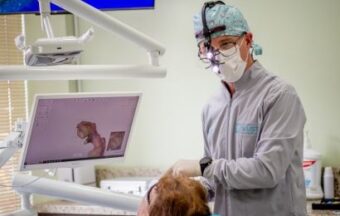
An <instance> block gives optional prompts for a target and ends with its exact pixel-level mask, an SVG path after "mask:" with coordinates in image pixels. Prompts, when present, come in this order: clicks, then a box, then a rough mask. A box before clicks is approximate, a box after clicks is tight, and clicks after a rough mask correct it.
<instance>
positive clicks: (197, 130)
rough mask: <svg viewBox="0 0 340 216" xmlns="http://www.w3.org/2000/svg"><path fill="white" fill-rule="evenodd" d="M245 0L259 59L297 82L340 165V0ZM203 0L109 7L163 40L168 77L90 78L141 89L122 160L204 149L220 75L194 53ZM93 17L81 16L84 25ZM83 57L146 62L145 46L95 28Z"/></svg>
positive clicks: (197, 153)
mask: <svg viewBox="0 0 340 216" xmlns="http://www.w3.org/2000/svg"><path fill="white" fill-rule="evenodd" d="M228 2H230V3H231V4H233V5H235V6H237V7H239V8H240V9H241V10H242V11H243V13H244V15H245V17H246V18H247V19H248V22H249V25H250V27H251V29H252V32H253V33H254V36H255V40H256V42H258V43H259V44H261V45H262V46H263V49H264V55H263V56H262V57H259V58H258V59H259V60H260V61H261V63H262V64H263V65H265V67H267V68H268V69H269V70H271V71H273V72H274V73H276V74H278V75H280V76H281V77H283V78H284V79H286V80H288V81H289V82H290V83H291V84H293V85H294V86H295V87H296V89H297V91H298V93H299V95H300V97H301V99H302V101H303V104H304V106H305V110H306V113H307V117H308V123H307V127H308V129H309V131H310V134H311V135H310V136H311V140H312V143H313V147H314V148H315V149H317V150H319V151H320V152H321V153H322V154H323V155H324V158H323V159H324V164H327V165H339V164H340V160H339V159H338V157H337V156H338V155H340V147H339V146H340V127H339V123H340V115H339V114H338V112H339V111H338V110H340V109H339V108H340V97H339V94H338V92H339V91H340V86H339V85H337V84H338V83H339V81H340V75H339V69H338V68H339V66H340V61H339V54H338V52H339V50H340V43H339V42H338V39H339V38H340V21H339V20H340V13H338V11H339V9H340V1H338V0H299V1H296V0H287V1H272V0H257V1H246V0H239V1H236V0H234V1H228ZM202 3H203V1H201V0H200V1H183V0H171V1H168V0H156V9H155V10H149V11H120V12H109V13H108V14H110V15H111V16H114V17H116V18H118V19H120V20H122V21H123V22H126V23H127V24H130V25H132V26H134V27H135V28H137V29H139V30H141V31H143V32H145V33H147V34H149V35H151V36H152V37H154V38H156V39H158V40H159V41H161V42H162V43H164V44H165V46H166V48H167V52H166V54H165V56H164V57H162V59H161V64H162V65H163V66H165V67H167V68H168V76H167V78H166V79H163V80H123V81H121V80H119V81H85V82H83V88H84V90H85V91H111V90H140V91H143V92H144V98H143V102H142V104H141V109H140V112H139V116H138V119H137V125H136V129H135V133H134V134H133V137H132V138H133V139H132V141H133V142H132V143H131V148H130V151H129V154H128V157H127V160H126V161H125V164H124V165H142V166H153V167H166V166H169V165H170V164H172V163H173V162H174V161H175V160H177V159H178V158H200V157H201V155H202V148H203V144H202V136H201V119H200V118H201V108H202V106H203V104H204V103H205V101H206V100H207V98H208V96H209V95H211V93H212V92H213V91H214V90H215V89H216V87H217V85H218V79H217V78H216V77H215V76H214V75H213V74H212V73H210V72H209V71H206V70H204V69H203V65H202V64H201V63H200V62H199V61H198V59H197V57H196V53H197V49H196V44H195V41H194V37H193V28H192V16H193V14H194V13H195V12H197V11H200V9H201V5H202ZM88 27H89V25H88V24H87V23H86V22H84V21H80V32H84V31H85V30H86V29H87V28H88ZM95 30H96V33H95V34H96V35H95V39H94V40H93V41H92V42H91V43H90V45H89V46H88V47H87V51H86V53H85V54H84V55H83V57H82V63H86V64H95V63H107V64H122V63H146V62H147V57H146V54H145V53H144V50H142V49H141V48H139V47H137V46H136V45H134V44H131V43H130V42H128V41H126V40H124V39H122V38H120V37H118V36H112V35H111V34H109V33H107V32H104V31H102V30H100V29H97V28H95Z"/></svg>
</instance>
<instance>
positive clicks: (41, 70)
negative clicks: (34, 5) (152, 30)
mask: <svg viewBox="0 0 340 216" xmlns="http://www.w3.org/2000/svg"><path fill="white" fill-rule="evenodd" d="M51 3H53V4H56V5H58V6H59V7H62V8H64V9H65V10H67V11H69V12H70V13H73V14H74V15H76V16H79V17H80V18H83V19H85V20H87V21H88V22H90V23H92V24H93V25H96V26H98V27H100V28H102V29H104V30H107V31H109V32H111V33H114V34H120V35H121V36H123V37H124V38H126V39H128V40H130V41H133V42H135V43H137V44H138V45H139V46H141V47H143V48H145V49H146V51H147V53H148V55H149V64H146V65H72V64H71V63H73V62H74V61H75V60H76V59H77V58H78V57H79V55H80V54H81V53H82V52H83V51H84V45H85V44H86V42H88V41H89V40H90V39H91V38H92V37H93V34H94V31H93V29H92V28H91V29H89V30H88V31H87V32H85V33H84V34H83V35H82V36H80V37H73V36H72V37H54V32H53V29H52V25H51V23H50V15H51V10H50V4H51ZM39 6H40V13H41V25H42V29H43V31H44V32H45V33H46V35H47V38H40V39H37V40H36V41H35V42H34V43H33V44H31V45H29V46H25V43H24V41H25V38H24V36H22V35H20V36H18V37H17V38H16V40H15V43H16V45H17V47H18V48H19V49H21V50H23V52H24V57H25V58H24V59H25V64H26V65H24V66H22V65H1V66H0V80H76V79H81V80H88V79H115V78H162V77H165V76H166V69H165V68H164V67H161V66H159V61H158V59H159V56H160V55H163V54H164V52H165V48H164V47H163V46H162V45H161V44H160V43H158V42H157V41H155V40H154V39H152V38H150V37H149V36H147V35H145V34H143V33H141V32H139V31H137V30H136V29H134V28H132V27H130V26H128V25H126V24H124V23H122V22H121V21H119V20H117V19H115V18H113V17H111V16H109V15H107V14H105V13H104V12H102V11H100V10H98V9H96V8H94V7H92V6H90V5H88V4H87V3H85V2H83V1H81V0H39Z"/></svg>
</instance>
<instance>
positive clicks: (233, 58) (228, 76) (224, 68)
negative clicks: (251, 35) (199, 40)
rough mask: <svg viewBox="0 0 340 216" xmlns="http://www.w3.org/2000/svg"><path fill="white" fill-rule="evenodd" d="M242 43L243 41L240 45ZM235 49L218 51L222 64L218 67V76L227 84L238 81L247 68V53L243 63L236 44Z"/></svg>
mask: <svg viewBox="0 0 340 216" xmlns="http://www.w3.org/2000/svg"><path fill="white" fill-rule="evenodd" d="M242 43H243V39H242V42H241V45H242ZM235 49H236V51H235ZM235 49H229V50H226V51H220V52H221V54H220V55H219V61H220V62H224V63H223V64H220V65H219V72H218V76H219V77H220V78H221V79H222V80H223V81H225V82H227V83H233V82H236V81H237V80H239V79H240V78H241V77H242V75H243V73H244V71H245V69H246V66H247V60H248V56H249V53H248V55H247V58H246V60H245V61H243V59H242V58H241V52H240V46H239V45H238V44H236V46H235Z"/></svg>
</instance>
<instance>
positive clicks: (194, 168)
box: [167, 160, 202, 177]
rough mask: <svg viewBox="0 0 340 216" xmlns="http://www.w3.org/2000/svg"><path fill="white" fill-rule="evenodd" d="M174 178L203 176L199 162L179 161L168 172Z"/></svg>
mask: <svg viewBox="0 0 340 216" xmlns="http://www.w3.org/2000/svg"><path fill="white" fill-rule="evenodd" d="M167 173H170V174H172V175H174V176H178V175H183V176H187V177H195V176H201V175H202V174H201V167H200V165H199V161H198V160H179V161H177V162H176V163H175V164H174V165H173V166H172V167H171V168H170V169H169V170H168V171H167Z"/></svg>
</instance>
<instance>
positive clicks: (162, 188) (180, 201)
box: [137, 175, 211, 216]
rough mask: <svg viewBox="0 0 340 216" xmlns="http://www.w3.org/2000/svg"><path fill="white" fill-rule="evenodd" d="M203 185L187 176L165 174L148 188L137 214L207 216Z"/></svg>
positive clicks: (205, 195)
mask: <svg viewBox="0 0 340 216" xmlns="http://www.w3.org/2000/svg"><path fill="white" fill-rule="evenodd" d="M207 201H208V200H207V194H206V192H205V190H204V188H203V186H202V185H201V184H200V183H199V182H197V181H195V180H192V179H190V178H188V177H184V176H176V177H174V176H172V175H165V176H164V177H162V178H161V179H160V180H159V182H158V183H157V184H155V185H154V186H153V187H152V188H150V190H149V192H148V194H147V196H146V197H145V198H144V199H143V201H142V203H141V204H140V206H139V209H138V212H137V216H208V215H211V212H210V209H209V207H208V205H207Z"/></svg>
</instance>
